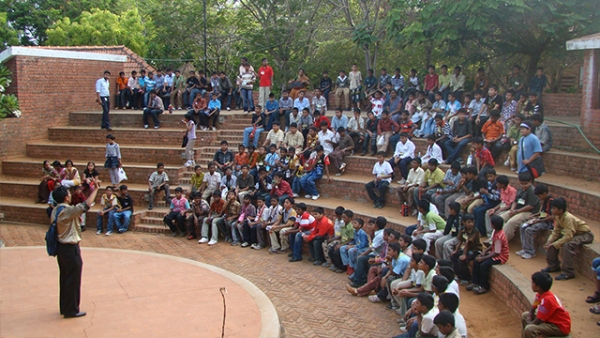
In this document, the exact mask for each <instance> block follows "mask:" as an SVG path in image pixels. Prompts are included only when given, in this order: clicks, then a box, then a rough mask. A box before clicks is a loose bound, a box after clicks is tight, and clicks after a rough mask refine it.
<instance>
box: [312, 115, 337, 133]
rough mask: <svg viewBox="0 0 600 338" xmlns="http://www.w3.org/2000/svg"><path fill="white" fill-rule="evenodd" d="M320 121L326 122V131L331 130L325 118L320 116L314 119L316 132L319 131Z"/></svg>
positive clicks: (329, 123)
mask: <svg viewBox="0 0 600 338" xmlns="http://www.w3.org/2000/svg"><path fill="white" fill-rule="evenodd" d="M321 121H325V122H327V129H331V122H329V119H328V118H327V116H323V115H320V116H319V118H318V119H315V128H317V131H321ZM336 131H337V130H336Z"/></svg>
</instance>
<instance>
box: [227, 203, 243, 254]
mask: <svg viewBox="0 0 600 338" xmlns="http://www.w3.org/2000/svg"><path fill="white" fill-rule="evenodd" d="M241 208H242V205H241V204H240V202H238V200H237V196H236V195H235V191H229V192H227V200H226V201H225V205H224V206H223V210H224V212H225V214H224V215H223V222H225V228H226V231H227V233H230V234H231V246H237V245H240V242H241V241H242V238H241V237H242V234H241V232H240V231H239V229H238V226H237V225H238V219H239V217H240V210H241Z"/></svg>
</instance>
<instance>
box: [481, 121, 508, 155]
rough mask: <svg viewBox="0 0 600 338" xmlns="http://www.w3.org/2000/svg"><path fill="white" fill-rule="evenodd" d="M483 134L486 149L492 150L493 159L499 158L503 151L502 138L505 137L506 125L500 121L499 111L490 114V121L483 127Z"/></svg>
mask: <svg viewBox="0 0 600 338" xmlns="http://www.w3.org/2000/svg"><path fill="white" fill-rule="evenodd" d="M481 134H482V137H483V140H484V141H485V144H486V148H488V149H490V151H491V153H492V157H493V158H496V157H498V155H500V152H501V151H502V138H503V136H504V123H502V121H500V112H499V111H498V110H492V111H491V112H490V119H489V120H487V121H486V122H485V124H484V125H483V127H481Z"/></svg>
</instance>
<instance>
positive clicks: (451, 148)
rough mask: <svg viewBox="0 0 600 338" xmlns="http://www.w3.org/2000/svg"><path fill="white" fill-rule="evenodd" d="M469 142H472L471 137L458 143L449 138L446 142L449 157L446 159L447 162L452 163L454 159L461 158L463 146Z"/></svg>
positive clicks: (445, 146)
mask: <svg viewBox="0 0 600 338" xmlns="http://www.w3.org/2000/svg"><path fill="white" fill-rule="evenodd" d="M469 142H471V139H470V138H466V139H463V140H462V141H460V142H458V143H455V142H454V141H452V140H447V141H446V143H444V148H446V151H447V152H448V158H447V159H446V162H448V163H452V162H454V160H456V159H457V158H459V157H460V154H462V150H463V148H464V147H465V146H466V145H467V143H469Z"/></svg>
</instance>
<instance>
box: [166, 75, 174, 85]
mask: <svg viewBox="0 0 600 338" xmlns="http://www.w3.org/2000/svg"><path fill="white" fill-rule="evenodd" d="M174 78H175V74H171V75H169V74H167V75H165V85H166V86H167V87H173V79H174Z"/></svg>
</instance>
